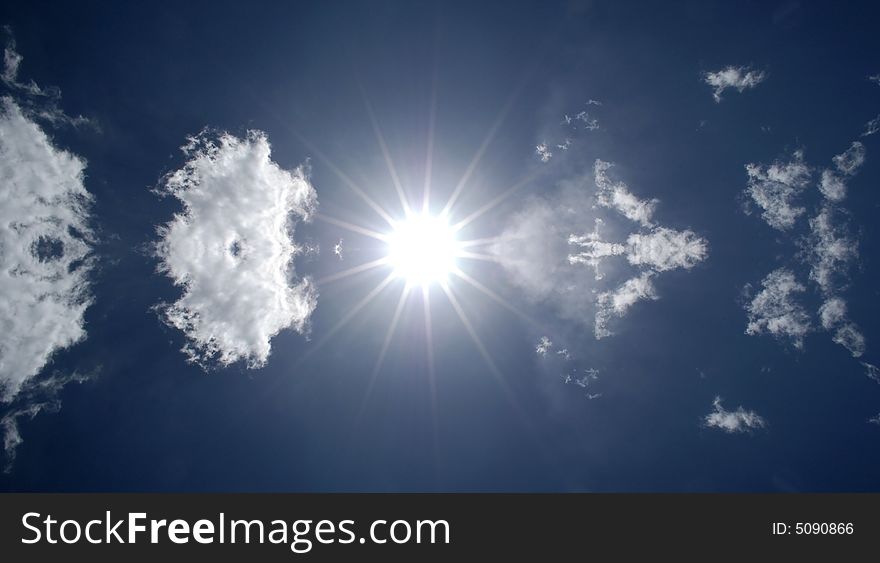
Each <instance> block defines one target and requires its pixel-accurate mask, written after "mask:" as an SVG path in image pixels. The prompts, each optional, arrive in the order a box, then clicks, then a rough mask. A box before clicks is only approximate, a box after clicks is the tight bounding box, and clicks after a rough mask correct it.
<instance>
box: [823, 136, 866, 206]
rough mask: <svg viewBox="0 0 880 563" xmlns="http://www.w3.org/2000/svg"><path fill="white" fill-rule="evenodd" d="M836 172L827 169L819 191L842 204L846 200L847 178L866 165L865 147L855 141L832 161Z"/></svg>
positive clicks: (828, 198)
mask: <svg viewBox="0 0 880 563" xmlns="http://www.w3.org/2000/svg"><path fill="white" fill-rule="evenodd" d="M831 161H832V162H833V163H834V167H835V169H836V170H828V169H825V170H823V171H822V178H821V180H820V181H819V191H820V192H822V195H823V196H825V198H826V199H827V200H829V201H832V202H834V203H840V202H841V201H843V200H844V199H845V198H846V178H847V177H849V176H852V175H854V174H855V173H856V172H858V170H859V168H861V167H862V165H863V164H864V163H865V145H863V144H862V143H860V142H858V141H853V143H852V144H851V145H850V147H849V148H848V149H847V150H846V151H844V152H843V153H841V154H839V155H837V156H835V157H834V158H832V159H831Z"/></svg>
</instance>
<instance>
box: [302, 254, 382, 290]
mask: <svg viewBox="0 0 880 563" xmlns="http://www.w3.org/2000/svg"><path fill="white" fill-rule="evenodd" d="M387 263H388V258H387V257H382V258H379V259H376V260H372V261H370V262H366V263H364V264H360V265H358V266H354V267H353V268H348V269H347V270H343V271H341V272H336V273H335V274H330V275H328V276H324V277H323V278H320V279H318V280H317V281H316V282H315V283H316V284H318V285H322V284H326V283H329V282H333V281H338V280H341V279H344V278H347V277H349V276H353V275H355V274H360V273H362V272H367V271H369V270H372V269H373V268H378V267H379V266H384V265H385V264H387Z"/></svg>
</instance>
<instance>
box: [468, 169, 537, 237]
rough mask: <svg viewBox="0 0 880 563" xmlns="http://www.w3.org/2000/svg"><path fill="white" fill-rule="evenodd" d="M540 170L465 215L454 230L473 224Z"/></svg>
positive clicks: (530, 179) (529, 180)
mask: <svg viewBox="0 0 880 563" xmlns="http://www.w3.org/2000/svg"><path fill="white" fill-rule="evenodd" d="M539 172H541V171H540V170H537V171H535V172H532V173H531V174H528V175H527V176H526V177H524V178H523V179H522V180H520V181H519V182H517V183H515V184H514V185H512V186H510V187H509V188H507V189H506V190H504V191H503V192H502V193H501V194H499V195H497V196H496V197H494V198H493V199H492V200H491V201H489V202H488V203H486V204H485V205H483V206H482V207H480V208H479V209H477V210H476V211H474V212H473V213H471V214H470V215H468V216H467V217H465V218H464V219H462V220H461V221H459V222H458V223H456V224H454V225H453V226H452V229H453V230H454V231H460V230H461V229H463V228H465V227H466V226H468V225H469V224H471V223H472V222H473V221H475V220H476V219H478V218H479V217H481V216H482V215H483V214H485V213H487V212H489V211H491V210H492V209H493V208H495V207H496V206H498V205H499V204H500V203H501V202H503V201H504V200H505V199H507V198H508V197H510V196H511V195H513V194H514V193H515V192H517V191H519V190H520V189H521V188H522V187H523V186H525V185H526V184H528V183H529V182H531V181H532V180H533V179H534V178H535V176H537V175H538V173H539Z"/></svg>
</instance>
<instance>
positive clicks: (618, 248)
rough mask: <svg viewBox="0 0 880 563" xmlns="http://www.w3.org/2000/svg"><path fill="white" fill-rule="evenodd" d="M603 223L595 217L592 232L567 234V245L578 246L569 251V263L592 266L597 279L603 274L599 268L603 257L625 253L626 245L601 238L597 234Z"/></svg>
mask: <svg viewBox="0 0 880 563" xmlns="http://www.w3.org/2000/svg"><path fill="white" fill-rule="evenodd" d="M603 223H604V221H602V219H598V218H597V219H595V227H594V228H593V232H591V233H587V234H585V235H574V234H572V235H569V236H568V244H569V246H577V247H578V252H575V253H569V255H568V262H569V264H585V265H587V266H590V267H592V268H593V270H594V271H595V279H596V280H597V281H598V280H601V279H602V278H603V277H604V274H603V273H602V271H601V270H600V269H599V267H600V266H601V264H602V260H603V259H604V258H608V257H609V256H620V255H622V254H624V253H626V247H625V246H624V245H623V244H619V243H613V242H605V241H603V240H601V238H602V237H601V235H600V234H599V229H600V228H601V227H602V225H603Z"/></svg>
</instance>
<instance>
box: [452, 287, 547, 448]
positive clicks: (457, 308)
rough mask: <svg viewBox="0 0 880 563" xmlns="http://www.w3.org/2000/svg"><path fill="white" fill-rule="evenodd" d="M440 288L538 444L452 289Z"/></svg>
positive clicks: (510, 391) (527, 419)
mask: <svg viewBox="0 0 880 563" xmlns="http://www.w3.org/2000/svg"><path fill="white" fill-rule="evenodd" d="M440 287H442V288H443V292H444V293H446V297H447V298H448V299H449V303H451V304H452V308H453V309H454V310H455V312H456V314H457V315H458V318H459V320H461V323H462V325H464V328H465V330H466V331H467V333H468V335H469V336H470V337H471V340H473V342H474V344H475V345H476V347H477V349H478V350H479V352H480V355H481V356H482V357H483V360H484V361H485V362H486V365H487V366H488V367H489V371H490V372H491V373H492V375H493V378H492V379H493V380H494V381H495V383H497V384H498V387H499V388H500V389H501V391H502V392H503V393H504V396H505V398H506V399H507V403H508V404H509V405H510V408H511V409H513V411H514V412H515V413H516V414H517V416H518V417H519V419H520V421H521V422H522V424H523V425H524V426H525V428H526V429H527V430H528V431H529V433H530V434H531V435H532V437H533V438H535V439H536V440H538V442H540V440H539V439H538V436H539V434H538V431H537V429H536V428H535V425H534V424H533V423H532V421H531V420H530V419H529V417H528V415H527V414H526V411H525V409H523V407H522V406H521V405H520V404H519V401H517V400H516V395H514V393H513V390H512V389H511V388H510V386H509V385H508V384H507V382H506V381H505V380H504V376H503V375H502V373H501V371H500V370H499V369H498V367H497V366H496V365H495V362H494V361H493V360H492V356H491V355H490V354H489V352H488V351H487V350H486V347H485V346H484V345H483V342H482V340H480V337H479V336H477V332H476V330H474V327H473V325H471V322H470V320H469V319H468V317H467V315H466V314H465V312H464V309H463V308H462V307H461V305H460V304H459V302H458V299H457V298H456V297H455V294H454V293H453V292H452V289H451V288H450V287H449V285H448V284H442V285H441V286H440Z"/></svg>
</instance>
